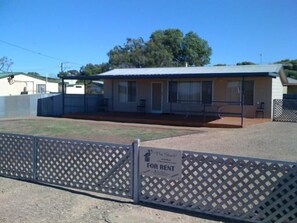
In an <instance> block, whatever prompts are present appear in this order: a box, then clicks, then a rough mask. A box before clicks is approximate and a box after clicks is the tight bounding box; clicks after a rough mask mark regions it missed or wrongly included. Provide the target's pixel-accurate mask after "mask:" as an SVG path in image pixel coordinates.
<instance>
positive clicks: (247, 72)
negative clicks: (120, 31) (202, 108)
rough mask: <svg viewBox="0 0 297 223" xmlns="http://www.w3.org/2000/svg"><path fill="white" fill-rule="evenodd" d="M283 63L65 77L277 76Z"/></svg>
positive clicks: (137, 69) (112, 71) (117, 72)
mask: <svg viewBox="0 0 297 223" xmlns="http://www.w3.org/2000/svg"><path fill="white" fill-rule="evenodd" d="M281 70H282V65H281V64H272V65H240V66H212V67H162V68H125V69H114V70H110V71H107V72H105V73H101V74H97V75H94V76H67V77H61V78H63V79H80V80H99V79H120V78H137V79H140V78H193V77H197V78H210V77H277V76H279V73H280V71H281Z"/></svg>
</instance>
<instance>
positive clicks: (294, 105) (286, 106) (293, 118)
mask: <svg viewBox="0 0 297 223" xmlns="http://www.w3.org/2000/svg"><path fill="white" fill-rule="evenodd" d="M273 120H274V121H279V122H297V100H282V99H275V100H274V101H273Z"/></svg>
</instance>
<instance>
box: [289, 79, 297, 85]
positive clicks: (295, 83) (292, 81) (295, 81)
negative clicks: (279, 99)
mask: <svg viewBox="0 0 297 223" xmlns="http://www.w3.org/2000/svg"><path fill="white" fill-rule="evenodd" d="M287 79H288V83H287V85H297V80H296V79H294V78H290V77H287Z"/></svg>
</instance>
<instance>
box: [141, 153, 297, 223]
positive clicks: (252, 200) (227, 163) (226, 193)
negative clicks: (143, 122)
mask: <svg viewBox="0 0 297 223" xmlns="http://www.w3.org/2000/svg"><path fill="white" fill-rule="evenodd" d="M182 165H183V166H182V179H181V180H180V181H175V180H167V179H162V178H157V177H149V176H141V182H140V184H141V189H140V200H141V201H143V202H150V203H156V204H161V205H166V206H172V207H176V208H181V209H187V210H191V211H197V212H202V213H208V214H214V215H217V216H225V217H231V218H234V219H239V220H248V221H251V222H275V221H276V219H282V220H283V221H282V222H294V220H292V219H295V222H296V220H297V219H296V210H297V205H296V190H297V187H296V180H297V179H296V178H297V175H296V165H297V164H296V163H281V162H279V163H277V162H272V161H271V162H269V161H262V160H254V159H246V158H238V157H230V156H216V155H210V154H202V153H192V152H184V153H183V164H182ZM288 182H289V183H288ZM289 188H290V190H289ZM279 197H281V200H279V199H278V198H279ZM267 202H269V203H267ZM284 204H286V206H284ZM278 206H282V207H283V209H281V210H279V209H276V208H275V207H278ZM267 207H273V208H274V209H273V210H268V209H267ZM272 213H273V216H274V217H272V216H271V215H270V214H272ZM266 218H267V219H268V220H267V221H266ZM264 219H265V220H264Z"/></svg>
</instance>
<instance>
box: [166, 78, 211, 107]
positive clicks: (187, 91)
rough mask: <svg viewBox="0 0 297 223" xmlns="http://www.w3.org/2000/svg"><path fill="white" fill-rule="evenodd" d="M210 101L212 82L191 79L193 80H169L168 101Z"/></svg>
mask: <svg viewBox="0 0 297 223" xmlns="http://www.w3.org/2000/svg"><path fill="white" fill-rule="evenodd" d="M201 100H202V101H203V102H204V103H211V101H212V82H211V81H203V82H199V81H193V82H185V81H184V82H177V81H170V82H169V93H168V101H169V102H171V103H172V102H181V103H182V102H184V103H197V102H201Z"/></svg>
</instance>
